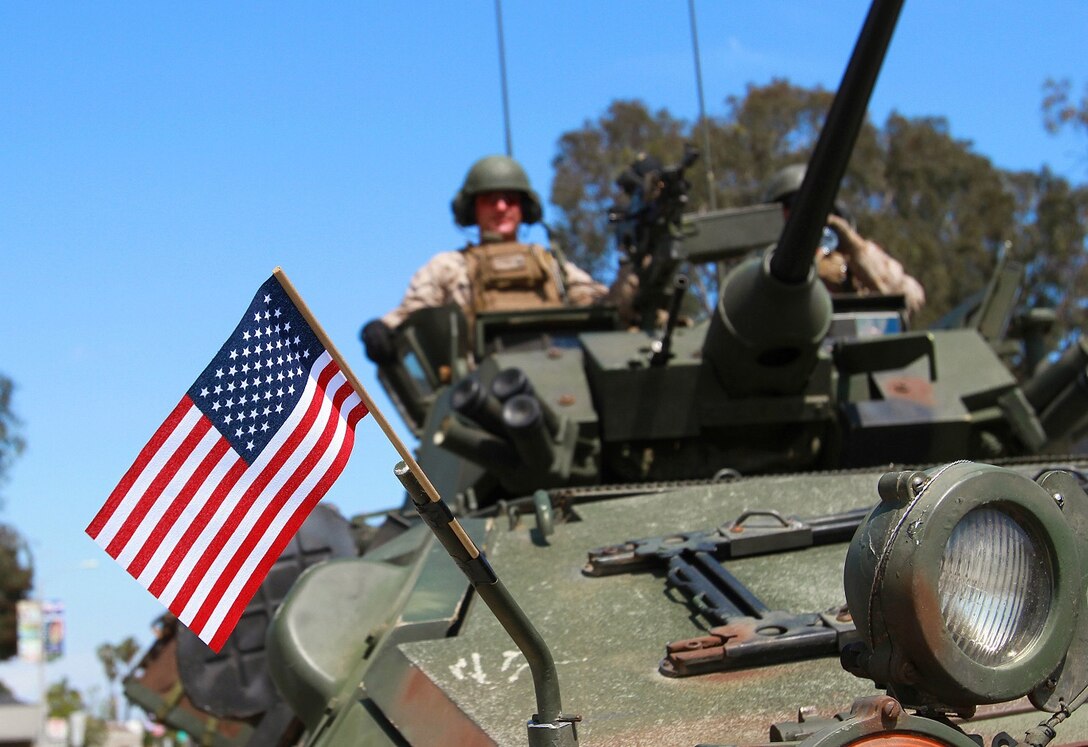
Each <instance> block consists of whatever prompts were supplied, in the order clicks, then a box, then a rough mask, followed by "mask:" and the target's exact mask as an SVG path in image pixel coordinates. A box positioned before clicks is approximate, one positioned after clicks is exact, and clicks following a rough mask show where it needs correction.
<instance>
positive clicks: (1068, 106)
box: [1043, 79, 1088, 134]
mask: <svg viewBox="0 0 1088 747" xmlns="http://www.w3.org/2000/svg"><path fill="white" fill-rule="evenodd" d="M1071 88H1072V84H1071V83H1070V82H1069V80H1068V79H1066V80H1053V79H1049V80H1047V81H1046V83H1044V84H1043V91H1044V93H1045V94H1046V95H1045V96H1044V97H1043V123H1044V124H1045V125H1046V128H1047V130H1048V131H1050V132H1052V133H1056V132H1058V131H1059V130H1061V129H1062V128H1064V127H1072V128H1073V129H1081V130H1084V131H1085V133H1086V134H1088V83H1086V84H1085V86H1084V93H1083V94H1082V95H1081V99H1080V101H1078V102H1074V101H1073V100H1072V99H1071V98H1070V89H1071Z"/></svg>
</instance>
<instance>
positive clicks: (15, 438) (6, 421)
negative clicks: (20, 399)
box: [0, 375, 26, 484]
mask: <svg viewBox="0 0 1088 747" xmlns="http://www.w3.org/2000/svg"><path fill="white" fill-rule="evenodd" d="M14 390H15V384H14V383H12V381H11V379H9V378H8V377H6V376H3V375H0V484H2V483H3V481H4V480H5V479H6V478H7V473H8V470H9V469H10V468H11V464H12V462H13V461H14V460H15V457H17V456H18V455H19V453H20V452H21V451H22V450H23V448H24V447H25V446H26V444H25V442H24V441H23V438H22V436H21V435H19V426H20V422H19V419H18V418H17V417H16V416H15V413H14V411H13V410H12V408H11V399H12V394H13V392H14Z"/></svg>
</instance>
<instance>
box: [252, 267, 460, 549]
mask: <svg viewBox="0 0 1088 747" xmlns="http://www.w3.org/2000/svg"><path fill="white" fill-rule="evenodd" d="M272 276H273V277H275V278H276V280H277V281H278V282H279V284H280V286H282V287H283V290H284V291H285V292H286V293H287V296H288V297H289V298H290V299H291V301H292V302H293V303H294V304H295V307H296V308H297V309H298V310H299V313H300V314H302V318H303V319H305V320H306V323H307V324H309V325H310V329H312V330H313V331H314V334H315V335H316V336H317V339H318V340H319V341H320V342H321V344H322V345H324V346H325V350H327V351H328V352H329V355H331V356H332V358H333V360H335V361H336V364H337V365H338V366H340V370H341V371H343V372H344V376H345V377H346V378H347V380H348V383H350V384H351V386H352V388H353V389H354V390H355V393H356V394H358V395H359V398H360V399H361V400H363V404H364V405H366V409H367V410H368V411H369V412H370V414H371V415H372V416H373V417H374V420H375V421H376V422H377V423H378V427H380V428H381V429H382V431H384V432H385V436H386V438H388V439H389V441H390V442H391V443H392V444H393V448H395V449H396V450H397V453H398V454H400V458H401V459H403V460H404V463H405V464H406V465H407V466H408V469H410V470H411V471H412V474H413V475H415V477H416V479H417V480H419V484H420V485H421V486H422V487H423V490H424V492H426V494H427V498H429V499H430V501H431V502H432V503H440V502H441V501H442V497H441V496H440V495H439V494H438V491H437V490H435V487H434V485H432V484H431V480H430V478H428V477H427V475H426V473H425V472H424V471H423V468H422V467H420V466H419V463H418V462H416V460H415V457H413V456H412V452H411V451H409V450H408V447H407V446H405V445H404V442H403V441H401V440H400V436H398V435H397V434H396V431H394V430H393V427H392V426H391V425H389V421H388V420H386V419H385V416H384V415H382V413H381V411H380V410H379V409H378V408H377V406H376V405H375V404H374V400H373V399H371V398H370V395H369V394H368V393H367V391H366V389H364V388H363V385H362V384H361V383H360V382H359V379H358V378H356V376H355V374H354V373H353V372H352V370H351V368H350V367H349V366H348V363H347V361H346V360H344V356H342V355H341V354H340V351H339V350H337V349H336V345H334V344H333V342H332V340H331V339H329V336H328V335H327V334H325V330H324V329H322V327H321V324H320V323H319V322H318V321H317V318H316V317H315V316H314V315H313V314H312V313H311V312H310V307H309V306H307V305H306V302H305V301H303V300H302V296H300V295H299V294H298V291H297V290H295V286H294V285H293V284H292V283H291V281H290V280H289V279H288V278H287V273H285V272H284V271H283V268H282V267H277V268H276V269H275V270H273V271H272ZM451 528H452V529H453V530H454V532H455V533H456V534H457V536H458V538H459V539H460V540H461V543H462V544H463V545H464V546H465V550H466V551H467V552H468V553H469V555H470V556H471V557H473V558H475V557H476V556H478V555H479V554H480V551H479V549H477V547H476V545H475V544H474V543H473V542H472V540H471V539H470V538H469V536H468V535H467V534H466V533H465V531H464V529H463V528H462V527H461V524H460V523H459V522H458V521H457V520H456V519H454V520H453V522H451Z"/></svg>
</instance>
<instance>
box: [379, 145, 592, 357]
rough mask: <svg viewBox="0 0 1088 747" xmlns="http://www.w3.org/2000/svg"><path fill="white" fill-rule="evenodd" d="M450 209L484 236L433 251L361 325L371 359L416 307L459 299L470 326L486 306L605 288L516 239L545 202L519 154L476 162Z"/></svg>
mask: <svg viewBox="0 0 1088 747" xmlns="http://www.w3.org/2000/svg"><path fill="white" fill-rule="evenodd" d="M450 208H451V209H452V211H453V219H454V221H455V222H456V223H457V225H459V226H462V227H465V228H468V227H471V226H477V227H478V228H479V241H478V242H477V243H474V244H473V243H470V244H468V245H467V246H465V247H463V248H461V249H457V250H454V251H447V252H440V253H439V254H436V255H434V256H433V257H431V259H430V260H429V261H428V262H427V264H425V265H424V266H423V267H421V268H420V269H419V270H418V271H416V273H415V275H413V276H412V280H411V282H410V283H409V285H408V290H407V291H406V292H405V294H404V298H403V299H402V300H401V302H400V305H398V306H397V307H396V308H395V309H393V310H392V311H390V312H389V313H388V314H386V315H385V316H383V317H381V318H380V319H375V320H374V321H372V322H370V323H368V324H367V325H366V326H365V327H364V328H363V343H364V345H365V346H366V353H367V357H369V358H370V359H371V360H372V361H375V362H376V363H382V362H385V361H387V360H388V359H389V357H390V356H391V355H392V351H393V346H392V341H391V330H392V329H394V328H396V327H397V326H398V325H400V324H401V323H402V322H403V321H404V320H405V318H406V317H407V316H408V315H409V314H410V313H412V312H413V311H416V310H417V309H422V308H428V307H435V306H442V305H444V304H448V303H451V302H452V303H456V304H457V305H458V306H460V307H461V309H462V310H463V311H464V313H465V317H466V318H467V319H468V320H469V329H471V328H472V324H471V322H472V320H473V319H474V318H475V315H476V313H477V312H480V311H503V310H516V309H535V308H548V307H557V306H564V305H571V306H586V305H589V304H591V303H594V302H595V301H598V300H599V299H601V298H602V297H603V296H604V295H605V294H606V292H607V289H606V288H605V286H603V285H601V284H600V283H598V282H596V281H594V280H593V278H591V277H590V276H589V274H588V273H586V272H585V271H584V270H582V269H580V268H578V267H577V266H575V265H574V264H572V263H570V262H567V261H562V260H558V259H557V258H556V257H555V256H554V255H553V254H552V253H551V252H549V251H548V250H546V249H545V248H544V247H542V246H540V245H538V244H525V243H522V242H520V241H518V229H519V228H520V227H521V226H522V224H526V225H528V224H532V223H536V222H537V221H539V220H540V219H541V218H542V217H543V209H542V206H541V202H540V197H539V196H538V195H537V193H536V192H535V191H533V189H532V187H531V186H530V185H529V178H528V176H526V174H525V170H524V169H523V168H522V167H521V165H520V164H519V163H518V162H517V161H515V160H514V159H512V158H509V157H507V156H487V157H485V158H481V159H480V160H479V161H477V162H476V163H474V164H473V165H472V168H470V169H469V171H468V173H467V174H466V175H465V180H464V183H463V184H462V185H461V188H460V189H459V190H458V191H457V194H455V195H454V197H453V201H452V202H451V203H450Z"/></svg>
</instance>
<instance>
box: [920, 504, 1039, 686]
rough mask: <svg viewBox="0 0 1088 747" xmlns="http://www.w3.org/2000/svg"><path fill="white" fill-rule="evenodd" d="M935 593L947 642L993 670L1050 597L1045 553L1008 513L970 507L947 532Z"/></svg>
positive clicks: (1020, 643)
mask: <svg viewBox="0 0 1088 747" xmlns="http://www.w3.org/2000/svg"><path fill="white" fill-rule="evenodd" d="M937 591H938V598H939V600H940V605H941V615H942V617H943V618H944V622H945V625H946V626H947V630H948V633H949V635H950V636H951V637H952V640H954V641H955V642H956V645H958V646H959V647H960V649H961V650H962V651H963V652H964V653H965V654H966V655H967V656H969V657H970V658H971V659H972V660H974V661H976V662H978V663H979V664H981V665H983V666H996V665H999V664H1002V663H1004V662H1007V661H1010V660H1012V659H1015V658H1016V657H1017V656H1018V655H1019V654H1020V653H1021V652H1023V651H1025V650H1026V649H1027V648H1028V647H1029V646H1030V645H1031V644H1032V643H1034V642H1035V640H1036V639H1037V638H1038V637H1039V634H1040V633H1041V632H1042V629H1043V625H1044V624H1045V623H1046V620H1047V616H1048V614H1049V611H1050V605H1051V600H1052V598H1053V594H1054V584H1053V573H1052V570H1051V567H1050V556H1049V554H1048V553H1047V552H1046V548H1045V547H1044V546H1043V545H1042V543H1041V542H1040V541H1039V539H1038V537H1037V536H1036V535H1035V533H1034V532H1032V531H1030V530H1029V529H1027V528H1026V527H1025V526H1023V525H1022V524H1021V523H1020V522H1018V521H1016V519H1015V518H1013V516H1011V515H1009V514H1008V513H1006V512H1005V511H1002V510H999V509H997V508H994V507H993V506H992V505H990V506H985V507H980V508H976V509H974V510H972V511H970V512H968V513H967V514H966V515H965V516H964V517H963V518H962V519H961V520H960V522H959V523H958V524H957V525H956V527H955V529H953V531H952V535H951V537H950V538H949V540H948V544H947V545H946V546H945V551H944V557H943V558H942V560H941V570H940V576H939V581H938V590H937Z"/></svg>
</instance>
